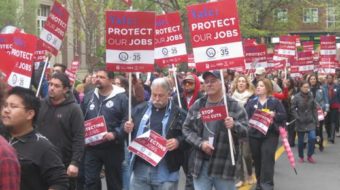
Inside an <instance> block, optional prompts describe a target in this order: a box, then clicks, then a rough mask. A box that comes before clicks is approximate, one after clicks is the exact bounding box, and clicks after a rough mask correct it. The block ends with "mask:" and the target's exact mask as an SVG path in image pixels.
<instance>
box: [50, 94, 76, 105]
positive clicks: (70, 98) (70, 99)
mask: <svg viewBox="0 0 340 190" xmlns="http://www.w3.org/2000/svg"><path fill="white" fill-rule="evenodd" d="M65 97H66V99H65V100H64V101H63V102H61V103H60V104H58V105H53V104H52V102H51V100H50V98H49V97H48V96H47V97H46V99H47V103H48V104H49V105H53V106H63V105H67V104H71V103H75V102H76V100H75V98H74V95H73V93H72V92H71V90H69V91H67V93H66V95H65Z"/></svg>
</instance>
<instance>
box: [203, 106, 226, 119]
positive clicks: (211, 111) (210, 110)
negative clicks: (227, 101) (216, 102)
mask: <svg viewBox="0 0 340 190" xmlns="http://www.w3.org/2000/svg"><path fill="white" fill-rule="evenodd" d="M200 114H201V119H202V121H203V122H210V121H217V120H224V119H225V118H226V117H227V113H226V110H225V105H221V106H212V107H207V108H202V109H200Z"/></svg>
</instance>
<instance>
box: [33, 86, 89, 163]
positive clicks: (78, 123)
mask: <svg viewBox="0 0 340 190" xmlns="http://www.w3.org/2000/svg"><path fill="white" fill-rule="evenodd" d="M37 121H38V122H37V131H39V132H40V133H41V134H42V135H44V136H46V137H47V138H48V139H49V140H50V141H51V142H52V144H53V145H55V146H56V147H57V150H58V151H59V152H60V154H61V155H62V160H63V163H64V164H66V167H68V165H69V164H73V165H75V166H78V164H79V163H80V162H81V159H82V157H83V153H84V116H83V113H82V111H81V109H80V106H79V105H78V104H77V103H76V101H75V99H74V97H73V95H72V94H71V93H70V92H68V93H67V94H66V99H65V101H64V102H62V103H61V104H59V105H53V104H52V103H51V101H50V99H49V98H48V97H47V98H46V99H44V100H42V102H41V106H40V111H39V115H38V120H37Z"/></svg>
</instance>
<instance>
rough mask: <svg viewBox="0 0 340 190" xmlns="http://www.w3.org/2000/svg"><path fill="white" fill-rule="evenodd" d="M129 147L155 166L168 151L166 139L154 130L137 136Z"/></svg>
mask: <svg viewBox="0 0 340 190" xmlns="http://www.w3.org/2000/svg"><path fill="white" fill-rule="evenodd" d="M128 149H129V150H130V151H131V152H132V153H134V154H136V155H137V156H139V157H141V158H142V159H144V160H145V161H147V162H149V163H150V164H151V165H153V166H157V164H158V163H159V162H160V161H161V160H162V159H163V157H164V156H165V154H166V153H167V151H168V149H167V148H166V139H165V138H164V137H162V136H161V135H159V134H158V133H156V132H154V131H152V130H148V131H147V132H145V133H144V134H142V135H140V136H138V137H136V138H135V139H134V140H133V141H132V142H131V144H130V146H129V147H128Z"/></svg>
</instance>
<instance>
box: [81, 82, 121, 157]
mask: <svg viewBox="0 0 340 190" xmlns="http://www.w3.org/2000/svg"><path fill="white" fill-rule="evenodd" d="M81 108H82V110H83V113H84V118H85V121H86V120H89V119H93V118H95V117H98V116H104V119H105V123H106V126H107V131H108V132H113V133H114V134H115V136H116V139H115V140H113V141H107V142H104V143H101V144H98V145H95V146H91V147H92V148H100V149H101V148H104V149H107V148H110V149H116V148H118V150H120V152H121V153H123V151H124V149H123V148H124V146H123V145H124V141H123V139H124V134H123V130H122V129H123V128H122V127H123V124H124V123H125V121H126V120H127V114H128V98H127V96H126V93H125V90H124V89H123V88H121V87H118V86H113V91H112V92H111V94H110V95H109V96H108V97H106V98H105V100H103V102H102V103H101V102H100V101H99V94H98V88H95V89H94V90H92V91H90V92H89V93H87V94H86V95H85V97H84V101H83V102H82V104H81Z"/></svg>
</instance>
